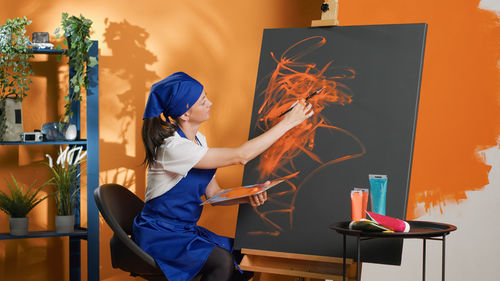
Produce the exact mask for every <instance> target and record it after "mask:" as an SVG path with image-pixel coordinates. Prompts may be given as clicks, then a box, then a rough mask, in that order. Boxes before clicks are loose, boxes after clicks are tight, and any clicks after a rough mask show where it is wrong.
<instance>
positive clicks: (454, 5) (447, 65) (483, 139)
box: [339, 0, 500, 219]
mask: <svg viewBox="0 0 500 281" xmlns="http://www.w3.org/2000/svg"><path fill="white" fill-rule="evenodd" d="M479 2H480V1H479V0H475V1H434V0H422V1H399V0H384V1H340V2H339V5H340V7H339V21H340V23H341V25H365V24H389V23H390V24H399V23H416V22H425V23H427V24H428V26H429V28H428V33H427V40H426V48H425V58H424V68H423V77H422V87H421V93H420V105H419V112H418V121H417V131H416V138H415V146H414V154H413V165H412V174H411V183H410V193H409V200H408V209H407V219H415V218H417V217H418V216H420V215H422V214H423V212H425V211H428V210H429V209H430V208H431V207H440V208H441V207H442V206H444V205H446V204H459V203H460V201H461V200H463V199H466V198H467V196H466V192H467V191H472V190H479V189H481V188H482V187H483V186H485V185H486V184H488V172H489V169H490V167H489V166H487V165H486V164H484V163H483V161H481V159H479V157H478V156H477V155H476V152H477V151H478V150H481V149H484V148H487V147H491V146H495V145H497V138H498V136H499V134H500V114H499V112H500V105H499V101H500V98H499V92H500V91H499V90H500V89H499V83H498V81H499V78H498V77H499V75H500V71H499V68H498V61H499V60H500V48H499V45H498V42H499V41H500V24H499V23H500V22H499V19H498V17H497V15H495V13H494V12H491V11H485V10H481V9H479V8H478V5H479ZM417 207H418V210H420V211H417Z"/></svg>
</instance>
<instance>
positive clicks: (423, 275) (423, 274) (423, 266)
mask: <svg viewBox="0 0 500 281" xmlns="http://www.w3.org/2000/svg"><path fill="white" fill-rule="evenodd" d="M423 240H424V245H423V253H422V257H423V259H422V281H425V256H426V249H427V247H426V242H427V240H426V239H425V238H424V239H423Z"/></svg>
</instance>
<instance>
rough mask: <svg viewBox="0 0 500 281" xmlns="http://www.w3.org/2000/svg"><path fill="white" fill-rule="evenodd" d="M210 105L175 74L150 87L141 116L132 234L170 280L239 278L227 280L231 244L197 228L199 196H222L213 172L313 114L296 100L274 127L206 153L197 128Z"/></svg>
mask: <svg viewBox="0 0 500 281" xmlns="http://www.w3.org/2000/svg"><path fill="white" fill-rule="evenodd" d="M211 105H212V102H210V100H209V99H208V98H207V95H206V93H205V91H204V88H203V86H202V85H201V84H200V83H199V82H198V81H196V80H195V79H193V78H192V77H190V76H189V75H187V74H185V73H183V72H177V73H174V74H172V75H170V76H168V77H166V78H165V79H163V80H162V81H160V82H158V83H156V84H154V85H153V86H152V88H151V92H150V95H149V97H148V101H147V104H146V108H145V111H144V116H143V127H142V138H143V142H144V147H145V150H146V157H145V160H144V163H145V165H146V166H147V168H148V170H147V171H148V173H147V187H146V200H145V201H146V203H145V205H144V208H143V210H142V212H141V214H139V215H138V216H137V217H136V218H135V221H134V227H133V234H134V240H135V241H136V243H137V244H138V245H139V246H140V247H141V248H142V249H143V250H144V251H146V252H147V253H148V254H150V255H151V256H152V257H153V258H154V259H155V260H156V262H157V263H158V265H159V266H160V268H161V269H162V271H163V273H164V274H165V276H166V277H167V279H168V280H169V281H187V280H191V279H192V278H193V277H194V276H196V275H197V274H198V273H201V275H202V279H201V280H202V281H210V280H213V281H224V280H239V279H241V278H242V275H241V274H239V273H235V274H234V276H233V272H234V264H235V261H234V257H233V254H232V250H233V249H232V247H233V239H232V238H229V237H223V236H219V235H216V234H214V233H213V232H211V231H209V230H207V229H205V228H203V227H200V226H198V225H197V222H198V219H199V218H200V215H201V211H202V207H201V206H200V203H202V199H201V197H202V196H203V195H205V196H206V198H211V197H212V196H214V195H215V194H217V193H219V192H221V191H222V189H221V188H220V187H219V185H218V184H217V181H216V179H215V177H214V175H215V170H216V168H219V167H225V166H229V165H236V164H242V165H245V164H246V163H247V162H248V161H250V160H252V159H254V158H255V157H256V156H258V155H259V154H261V153H262V152H264V151H265V150H266V149H267V148H268V147H270V146H271V145H272V144H273V143H274V142H276V141H277V140H278V139H279V138H280V137H281V136H282V135H283V134H285V133H286V132H287V131H288V130H290V129H292V128H293V127H295V126H297V125H299V124H300V123H302V122H303V121H304V120H306V119H307V118H309V117H311V116H312V115H313V111H312V110H311V105H307V104H305V103H304V102H303V101H301V102H297V103H295V104H294V105H293V109H292V110H291V111H290V112H289V113H287V114H286V115H285V116H284V117H283V119H282V120H281V121H280V122H279V123H277V124H276V125H275V126H274V127H272V128H270V129H269V130H268V131H267V132H265V133H263V134H262V135H260V136H258V137H256V138H254V139H251V140H249V141H247V142H245V143H244V144H242V145H241V146H239V147H236V148H208V147H207V142H206V139H205V137H204V136H203V135H202V134H201V133H200V132H198V128H199V127H200V125H201V124H202V123H203V122H204V121H206V120H208V118H209V113H210V106H211ZM162 115H163V117H162ZM266 199H267V194H266V193H261V194H258V195H254V196H252V197H247V198H244V199H239V200H234V201H232V202H231V201H229V203H232V204H240V203H249V204H251V205H252V206H260V205H262V204H263V203H264V202H265V201H266Z"/></svg>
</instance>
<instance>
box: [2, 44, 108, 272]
mask: <svg viewBox="0 0 500 281" xmlns="http://www.w3.org/2000/svg"><path fill="white" fill-rule="evenodd" d="M98 50H99V49H98V42H97V41H93V44H92V47H91V48H90V50H89V55H90V56H93V57H96V58H97V61H99V52H98ZM64 52H65V50H48V49H44V50H33V54H35V55H36V54H48V55H60V54H63V53H64ZM69 71H70V74H71V73H72V71H73V70H72V69H71V68H70V70H69ZM88 78H89V85H88V89H87V114H86V116H87V139H80V136H81V134H80V130H81V127H80V125H81V124H80V104H79V102H74V103H73V104H72V107H71V108H72V110H73V118H72V119H71V120H70V123H72V124H75V125H76V127H77V130H78V135H77V140H75V141H43V142H0V145H70V146H72V145H81V146H83V147H84V148H85V149H86V150H87V161H86V162H87V228H82V227H81V225H80V212H78V213H76V214H75V232H73V233H63V234H61V233H56V232H55V231H33V232H29V233H28V234H27V235H25V236H11V235H10V234H9V233H0V240H8V239H27V238H43V237H64V236H67V237H69V280H70V281H80V280H81V241H82V240H87V265H88V281H98V280H99V211H98V210H97V206H96V204H95V202H94V200H93V198H94V197H93V193H94V189H96V188H97V187H98V186H99V64H97V65H96V66H94V67H91V68H89V73H88Z"/></svg>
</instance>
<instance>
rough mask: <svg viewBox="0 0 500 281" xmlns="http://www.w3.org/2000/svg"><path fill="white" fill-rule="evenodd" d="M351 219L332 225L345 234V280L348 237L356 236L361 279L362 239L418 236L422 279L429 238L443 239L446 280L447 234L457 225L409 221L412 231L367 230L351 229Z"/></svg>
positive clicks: (331, 226)
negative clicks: (421, 256) (421, 241)
mask: <svg viewBox="0 0 500 281" xmlns="http://www.w3.org/2000/svg"><path fill="white" fill-rule="evenodd" d="M349 223H350V222H349V221H344V222H337V223H334V224H332V225H330V228H331V229H333V230H335V231H337V232H338V233H340V234H342V235H343V236H344V248H343V280H344V281H345V280H346V273H345V271H346V255H347V253H346V237H347V236H348V235H349V236H356V246H357V255H356V257H357V277H356V279H357V280H358V281H359V275H360V268H359V264H360V256H361V243H360V242H361V240H367V239H374V238H386V239H390V238H403V239H407V238H417V239H422V240H423V244H424V245H423V261H422V262H423V265H422V280H423V281H425V249H426V241H427V239H429V240H441V241H442V245H443V250H442V259H441V263H442V269H441V276H442V277H441V280H442V281H444V280H445V261H446V260H445V249H446V239H445V238H446V235H448V234H450V232H452V231H455V230H457V227H456V226H454V225H451V224H445V223H438V222H430V221H408V223H409V224H410V232H393V233H384V232H366V231H360V230H352V229H349Z"/></svg>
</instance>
